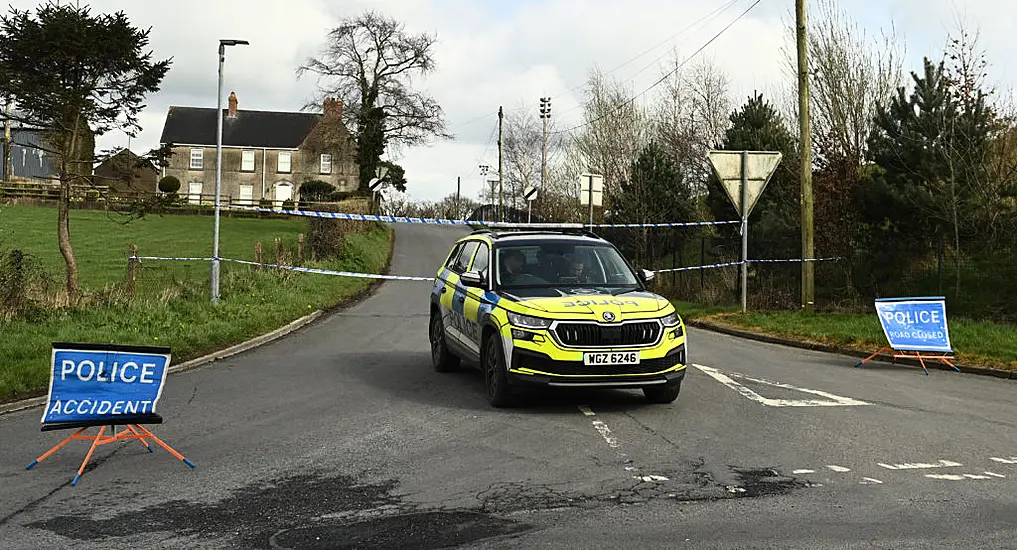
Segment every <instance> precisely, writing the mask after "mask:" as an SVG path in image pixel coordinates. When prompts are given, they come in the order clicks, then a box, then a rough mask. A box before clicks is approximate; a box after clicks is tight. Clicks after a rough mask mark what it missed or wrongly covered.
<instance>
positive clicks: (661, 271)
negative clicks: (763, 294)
mask: <svg viewBox="0 0 1017 550" xmlns="http://www.w3.org/2000/svg"><path fill="white" fill-rule="evenodd" d="M732 265H742V262H740V261H739V262H726V263H722V264H710V265H694V266H689V267H672V268H670V269H655V270H653V272H654V273H673V272H676V271H692V270H694V269H715V268H718V267H729V266H732Z"/></svg>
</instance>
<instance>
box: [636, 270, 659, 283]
mask: <svg viewBox="0 0 1017 550" xmlns="http://www.w3.org/2000/svg"><path fill="white" fill-rule="evenodd" d="M639 274H640V275H642V276H643V281H644V282H647V283H648V282H650V281H652V280H653V279H655V278H656V277H657V274H656V273H655V272H653V271H650V270H649V269H640V270H639Z"/></svg>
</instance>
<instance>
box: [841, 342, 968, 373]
mask: <svg viewBox="0 0 1017 550" xmlns="http://www.w3.org/2000/svg"><path fill="white" fill-rule="evenodd" d="M883 353H887V354H888V355H891V356H892V357H893V363H896V362H897V359H918V363H919V364H921V365H922V370H924V371H925V374H929V369H928V368H926V367H925V361H926V360H929V361H940V362H942V363H945V364H947V365H949V366H951V367H953V369H954V370H955V371H957V372H960V369H959V368H957V365H954V364H953V363H951V362H950V359H953V356H951V355H948V354H946V353H942V354H939V355H929V353H930V352H921V351H911V350H895V349H893V348H892V347H890V346H886V347H884V348H882V349H880V350H879V351H877V352H876V353H873V354H872V355H870V356H868V357H866V358H865V359H862V360H861V361H859V362H858V364H856V365H855V366H856V367H860V366H862V365H863V364H864V363H868V362H869V361H871V360H872V359H874V358H876V357H877V356H879V355H880V354H883Z"/></svg>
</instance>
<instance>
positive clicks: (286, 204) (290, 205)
mask: <svg viewBox="0 0 1017 550" xmlns="http://www.w3.org/2000/svg"><path fill="white" fill-rule="evenodd" d="M282 207H283V209H284V210H293V209H294V208H296V207H297V204H296V203H295V202H293V199H286V200H284V201H283V203H282Z"/></svg>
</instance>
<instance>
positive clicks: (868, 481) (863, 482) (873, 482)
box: [858, 477, 883, 485]
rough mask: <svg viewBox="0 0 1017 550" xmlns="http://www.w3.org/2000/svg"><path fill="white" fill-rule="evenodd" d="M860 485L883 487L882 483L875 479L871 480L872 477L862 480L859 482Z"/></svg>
mask: <svg viewBox="0 0 1017 550" xmlns="http://www.w3.org/2000/svg"><path fill="white" fill-rule="evenodd" d="M858 483H860V484H861V485H882V484H883V482H882V481H879V480H878V479H874V478H871V477H863V478H862V480H861V481H859V482H858Z"/></svg>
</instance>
